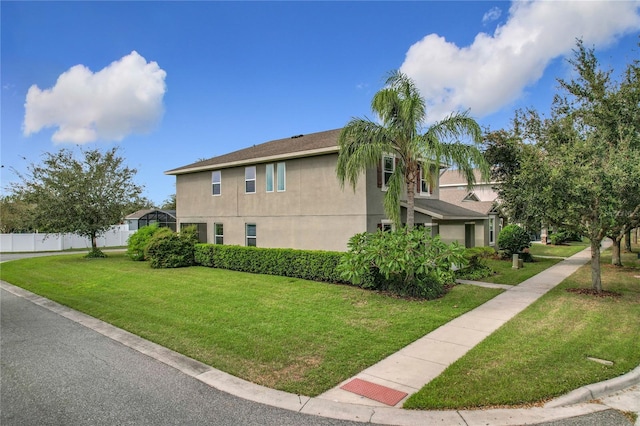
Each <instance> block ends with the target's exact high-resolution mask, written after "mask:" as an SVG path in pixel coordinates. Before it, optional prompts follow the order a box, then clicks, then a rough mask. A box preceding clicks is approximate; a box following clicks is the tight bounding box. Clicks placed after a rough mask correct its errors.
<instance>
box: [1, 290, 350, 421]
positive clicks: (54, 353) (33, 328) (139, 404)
mask: <svg viewBox="0 0 640 426" xmlns="http://www.w3.org/2000/svg"><path fill="white" fill-rule="evenodd" d="M0 316H1V324H0V329H1V333H0V373H1V375H2V380H1V384H0V424H2V425H3V426H9V425H29V426H32V425H65V426H66V425H204V424H206V425H225V426H228V425H318V426H319V425H361V423H353V422H346V421H340V420H333V419H326V418H322V417H315V416H309V415H304V414H299V413H295V412H292V411H288V410H282V409H278V408H273V407H269V406H266V405H262V404H257V403H254V402H250V401H246V400H243V399H240V398H237V397H234V396H231V395H228V394H226V393H223V392H220V391H217V390H215V389H213V388H211V387H209V386H207V385H205V384H204V383H201V382H200V381H198V380H196V379H193V378H191V377H188V376H185V375H184V374H182V373H180V372H179V371H177V370H175V369H173V368H171V367H169V366H167V365H165V364H162V363H160V362H158V361H156V360H154V359H151V358H149V357H147V356H145V355H143V354H141V353H139V352H136V351H134V350H132V349H129V348H127V347H126V346H124V345H121V344H120V343H117V342H115V341H112V340H111V339H109V338H106V337H104V336H102V335H100V334H98V333H96V332H94V331H92V330H89V329H87V328H85V327H83V326H81V325H79V324H76V323H74V322H72V321H70V320H68V319H66V318H64V317H61V316H59V315H56V314H54V313H52V312H50V311H48V310H46V309H44V308H42V307H40V306H37V305H34V304H33V303H31V302H29V301H26V300H24V299H22V298H19V297H17V296H15V295H13V294H11V293H9V292H7V291H4V290H1V293H0Z"/></svg>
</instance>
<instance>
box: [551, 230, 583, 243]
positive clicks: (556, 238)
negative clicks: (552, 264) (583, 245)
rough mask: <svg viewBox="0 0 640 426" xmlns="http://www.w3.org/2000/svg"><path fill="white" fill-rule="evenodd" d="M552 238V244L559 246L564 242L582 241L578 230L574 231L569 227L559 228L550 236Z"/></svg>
mask: <svg viewBox="0 0 640 426" xmlns="http://www.w3.org/2000/svg"><path fill="white" fill-rule="evenodd" d="M549 239H550V240H551V244H553V245H554V246H557V245H559V244H562V243H566V242H567V241H581V240H582V236H581V235H580V234H579V233H577V232H572V231H569V230H567V229H559V230H558V231H557V232H554V233H553V234H551V235H550V236H549Z"/></svg>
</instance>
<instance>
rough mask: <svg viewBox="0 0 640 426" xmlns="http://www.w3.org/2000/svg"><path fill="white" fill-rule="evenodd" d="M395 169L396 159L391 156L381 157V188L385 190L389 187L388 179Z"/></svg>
mask: <svg viewBox="0 0 640 426" xmlns="http://www.w3.org/2000/svg"><path fill="white" fill-rule="evenodd" d="M395 169H396V159H395V157H394V156H393V155H383V156H382V188H383V189H386V188H387V186H388V185H389V179H391V175H392V174H393V172H394V171H395Z"/></svg>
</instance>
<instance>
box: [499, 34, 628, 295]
mask: <svg viewBox="0 0 640 426" xmlns="http://www.w3.org/2000/svg"><path fill="white" fill-rule="evenodd" d="M569 62H570V63H571V64H572V65H573V67H574V70H575V77H574V78H573V79H571V80H567V81H566V80H559V82H560V87H561V89H562V91H561V92H560V93H559V94H558V95H556V97H555V99H554V101H553V105H552V114H551V117H550V118H548V119H541V118H540V117H539V116H538V115H537V114H535V113H531V114H529V115H528V116H526V117H524V118H523V116H522V115H521V116H520V117H518V116H517V117H516V120H514V121H515V123H516V125H514V134H516V135H517V136H519V137H521V138H522V139H523V140H529V141H531V142H533V143H531V144H529V145H528V148H527V149H528V151H529V155H526V156H523V157H522V158H521V167H520V169H519V170H518V171H517V172H516V173H515V175H514V176H515V177H514V178H513V179H511V180H509V181H507V182H505V183H503V185H502V186H501V189H500V191H499V193H500V197H501V198H502V200H503V202H504V204H505V205H507V206H509V210H510V211H512V212H515V214H516V217H515V219H516V220H517V219H519V216H521V217H522V218H523V219H524V220H527V219H528V218H529V216H527V215H532V216H533V217H535V218H536V219H537V220H539V221H542V222H544V223H548V224H550V225H555V226H562V227H564V228H568V229H570V230H574V231H578V232H580V233H581V234H582V235H586V236H587V237H588V238H589V239H590V241H591V268H592V269H591V279H592V288H593V289H594V290H595V291H598V292H600V291H602V281H601V275H600V245H601V243H602V241H603V239H604V238H606V237H611V238H614V242H616V237H617V236H620V235H623V234H624V232H625V230H626V229H628V228H629V227H630V226H634V224H636V223H637V220H638V215H639V214H640V139H639V137H640V115H639V114H638V109H639V108H640V106H639V103H638V101H639V99H640V98H639V93H640V92H639V91H638V72H637V71H638V68H637V60H636V61H634V62H633V63H631V64H629V66H628V68H627V70H626V73H625V78H624V79H623V81H622V82H621V83H616V82H615V81H613V80H612V78H611V72H610V71H602V70H601V69H600V67H599V64H598V61H597V59H596V56H595V53H594V51H593V49H587V48H585V47H584V45H583V44H582V42H578V44H577V48H576V49H575V51H574V57H573V58H572V59H571V60H570V61H569ZM619 242H620V239H619V238H618V239H617V244H614V248H616V250H614V259H615V257H616V256H617V257H618V259H619ZM614 262H615V260H614ZM617 263H619V260H618V262H617Z"/></svg>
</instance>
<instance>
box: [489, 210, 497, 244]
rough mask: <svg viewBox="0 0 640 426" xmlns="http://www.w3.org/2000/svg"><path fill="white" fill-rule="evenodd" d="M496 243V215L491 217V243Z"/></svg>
mask: <svg viewBox="0 0 640 426" xmlns="http://www.w3.org/2000/svg"><path fill="white" fill-rule="evenodd" d="M495 243H496V217H495V216H490V217H489V245H490V246H492V245H494V244H495Z"/></svg>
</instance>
